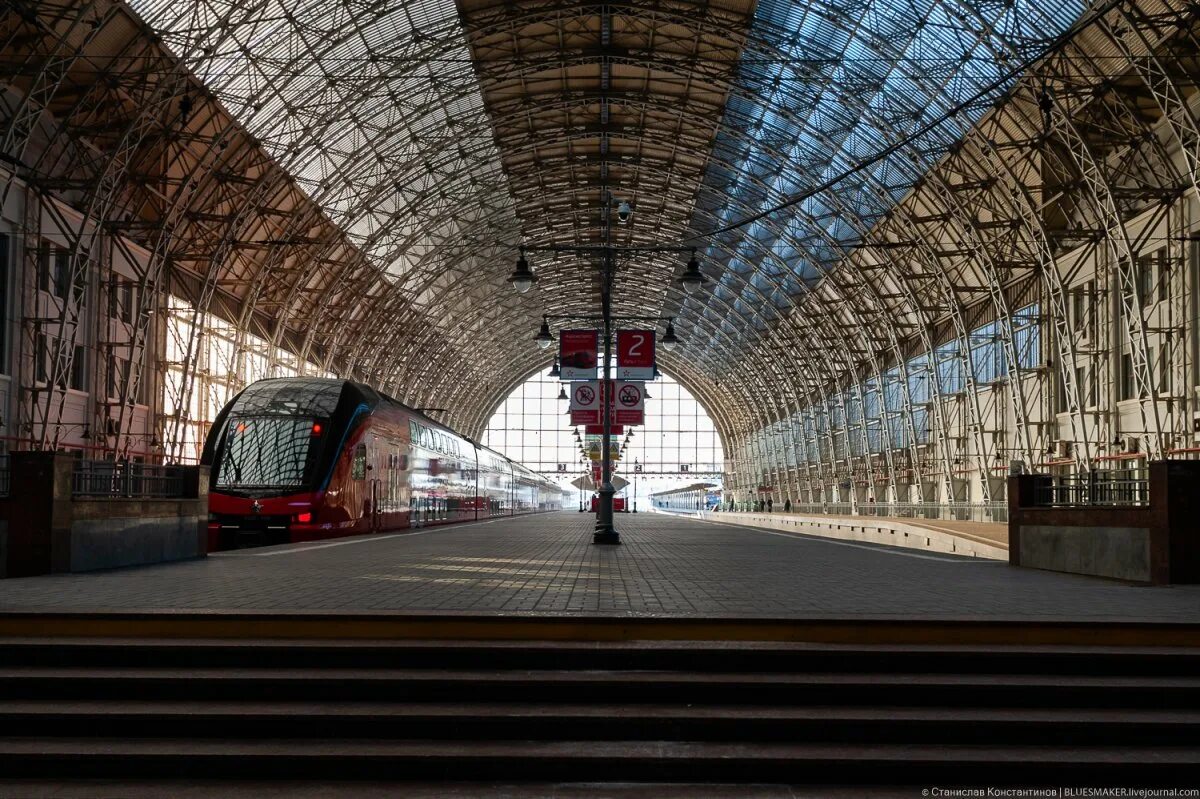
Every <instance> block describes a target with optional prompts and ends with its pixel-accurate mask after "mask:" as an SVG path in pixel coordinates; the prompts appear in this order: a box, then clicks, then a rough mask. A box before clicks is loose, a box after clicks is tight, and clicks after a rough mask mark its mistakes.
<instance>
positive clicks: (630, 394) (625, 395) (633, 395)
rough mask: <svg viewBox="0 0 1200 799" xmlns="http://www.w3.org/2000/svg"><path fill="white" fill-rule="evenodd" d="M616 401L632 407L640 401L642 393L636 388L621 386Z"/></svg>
mask: <svg viewBox="0 0 1200 799" xmlns="http://www.w3.org/2000/svg"><path fill="white" fill-rule="evenodd" d="M617 399H619V400H620V401H621V404H622V405H628V406H630V407H632V406H634V405H637V404H638V403H639V402H641V401H642V392H640V391H638V390H637V386H622V387H621V392H620V393H619V394H618V395H617Z"/></svg>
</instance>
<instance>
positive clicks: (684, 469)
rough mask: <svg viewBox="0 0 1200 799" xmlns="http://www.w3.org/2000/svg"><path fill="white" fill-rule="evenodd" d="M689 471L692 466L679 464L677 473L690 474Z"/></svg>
mask: <svg viewBox="0 0 1200 799" xmlns="http://www.w3.org/2000/svg"><path fill="white" fill-rule="evenodd" d="M691 470H692V465H691V464H690V463H681V464H679V471H681V472H690V471H691Z"/></svg>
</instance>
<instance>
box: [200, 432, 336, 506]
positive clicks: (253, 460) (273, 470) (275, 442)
mask: <svg viewBox="0 0 1200 799" xmlns="http://www.w3.org/2000/svg"><path fill="white" fill-rule="evenodd" d="M324 426H325V422H324V421H323V420H320V419H305V418H297V417H295V416H237V417H234V418H232V419H230V420H229V431H228V433H227V435H226V436H225V446H224V447H223V448H222V451H221V457H220V461H219V464H218V467H217V478H216V487H217V488H241V489H263V488H283V489H288V488H299V487H301V486H303V485H305V483H306V482H307V478H308V476H309V471H310V469H311V466H312V464H313V462H314V461H315V459H316V455H317V449H318V446H317V445H318V444H319V442H320V441H321V434H322V433H323V432H324V430H323V428H324Z"/></svg>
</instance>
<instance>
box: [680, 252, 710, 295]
mask: <svg viewBox="0 0 1200 799" xmlns="http://www.w3.org/2000/svg"><path fill="white" fill-rule="evenodd" d="M704 282H705V280H704V275H702V274H700V262H699V261H697V260H696V256H695V255H693V256H692V259H691V260H690V261H688V262H687V269H685V270H684V272H683V276H682V277H680V278H679V283H680V285H682V286H683V290H684V291H686V292H687V293H688V294H695V293H696V290H697V289H699V288H700V287H701V286H703V285H704Z"/></svg>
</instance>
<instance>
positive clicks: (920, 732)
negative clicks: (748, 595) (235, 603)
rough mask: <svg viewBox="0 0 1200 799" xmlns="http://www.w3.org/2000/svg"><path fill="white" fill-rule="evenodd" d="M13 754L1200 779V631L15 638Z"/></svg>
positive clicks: (455, 766)
mask: <svg viewBox="0 0 1200 799" xmlns="http://www.w3.org/2000/svg"><path fill="white" fill-rule="evenodd" d="M0 774H2V775H4V776H5V777H6V778H10V779H18V778H20V779H53V780H69V779H84V778H104V779H163V778H170V779H188V780H209V779H212V780H230V779H233V780H251V779H252V780H273V779H288V780H298V779H304V780H346V779H371V780H408V781H424V782H430V781H439V780H453V781H456V782H462V781H501V780H502V781H508V782H514V781H515V782H543V781H545V782H549V781H573V782H585V781H607V782H616V781H619V782H637V781H669V782H683V781H686V782H691V783H695V782H701V781H707V782H725V783H768V782H773V783H791V784H798V783H819V784H825V785H829V784H855V785H857V784H870V783H877V784H911V785H933V784H940V785H948V784H959V785H963V784H971V785H1000V784H1031V783H1035V782H1040V781H1044V782H1045V783H1046V784H1054V785H1090V784H1097V785H1115V784H1136V785H1139V786H1150V785H1194V784H1195V780H1196V775H1197V774H1200V653H1198V652H1197V651H1195V650H1186V649H1145V648H1119V649H1095V648H1063V647H1031V648H1014V647H991V648H982V647H974V648H963V647H945V646H940V647H923V646H894V645H893V646H845V645H842V646H839V645H829V644H812V645H806V644H775V643H771V644H755V643H743V642H735V643H720V642H702V643H664V642H632V643H562V642H554V643H550V642H547V643H537V642H532V643H531V642H478V643H472V642H454V643H448V642H420V641H395V642H369V641H368V642H363V641H355V642H286V641H265V642H264V641H253V642H249V641H233V640H230V641H212V640H196V641H147V640H83V639H60V640H34V639H8V640H0ZM1131 780H1132V781H1133V782H1132V783H1130V782H1129V781H1131Z"/></svg>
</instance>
